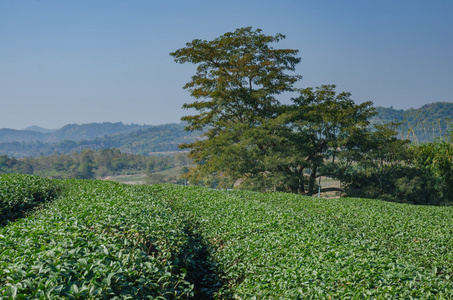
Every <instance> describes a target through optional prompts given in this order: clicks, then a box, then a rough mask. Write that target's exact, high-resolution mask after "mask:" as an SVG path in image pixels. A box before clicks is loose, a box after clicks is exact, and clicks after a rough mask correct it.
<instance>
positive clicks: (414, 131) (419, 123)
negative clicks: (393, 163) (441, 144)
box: [370, 102, 453, 143]
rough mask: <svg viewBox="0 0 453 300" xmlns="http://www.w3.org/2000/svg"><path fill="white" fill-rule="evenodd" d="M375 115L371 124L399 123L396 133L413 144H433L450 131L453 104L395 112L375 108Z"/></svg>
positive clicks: (426, 106)
mask: <svg viewBox="0 0 453 300" xmlns="http://www.w3.org/2000/svg"><path fill="white" fill-rule="evenodd" d="M376 111H377V115H376V116H374V117H372V118H371V119H370V122H371V124H382V123H389V122H401V123H402V124H401V126H400V128H398V133H399V135H401V136H402V137H404V138H407V139H410V140H411V141H412V142H414V143H425V142H433V141H434V140H435V139H436V138H441V137H444V136H446V135H448V133H449V132H450V131H451V125H452V119H453V103H448V102H436V103H431V104H426V105H424V106H422V107H420V108H417V109H413V108H411V109H408V110H395V109H393V107H391V108H385V107H376Z"/></svg>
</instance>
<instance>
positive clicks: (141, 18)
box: [0, 0, 453, 129]
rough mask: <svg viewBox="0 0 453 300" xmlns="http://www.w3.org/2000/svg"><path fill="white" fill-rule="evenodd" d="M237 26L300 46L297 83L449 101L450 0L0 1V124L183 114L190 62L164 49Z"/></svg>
mask: <svg viewBox="0 0 453 300" xmlns="http://www.w3.org/2000/svg"><path fill="white" fill-rule="evenodd" d="M244 26H253V27H254V28H261V29H262V30H263V33H265V34H269V35H274V34H276V33H282V34H285V35H286V39H285V40H284V41H282V42H280V43H279V44H276V45H275V47H278V48H292V49H298V50H299V51H300V57H301V58H302V62H301V63H300V64H299V65H298V67H297V72H296V73H297V74H299V75H302V76H303V79H302V80H301V81H300V82H299V83H298V84H297V87H301V88H302V87H308V86H319V85H321V84H336V85H337V90H338V91H349V92H351V93H352V98H353V99H354V100H355V101H356V102H358V103H360V102H363V101H367V100H371V101H373V102H374V104H375V105H376V106H386V107H390V106H393V107H394V108H397V109H407V108H410V107H413V108H418V107H420V106H422V105H424V104H427V103H431V102H437V101H448V102H453V95H452V88H453V1H452V0H341V1H340V0H312V1H308V0H307V1H305V0H276V1H271V0H228V1H220V0H219V1H215V0H190V1H189V0H165V1H163V0H159V1H157V0H121V1H119V0H96V1H92V0H64V1H63V0H0V128H5V127H6V128H15V129H22V128H25V127H28V126H31V125H38V126H41V127H45V128H52V129H55V128H60V127H61V126H63V125H65V124H68V123H78V124H83V123H89V122H120V121H121V122H124V123H127V124H129V123H136V124H154V125H157V124H163V123H174V122H179V119H180V117H181V116H183V115H187V114H190V112H189V111H186V110H183V109H182V108H181V107H182V105H183V103H187V102H191V101H193V100H192V99H191V98H190V96H189V93H188V92H187V91H185V90H183V89H182V86H183V85H184V83H185V82H187V81H188V80H189V79H190V76H191V75H192V74H193V73H194V70H195V67H194V66H191V65H180V64H177V63H175V62H174V61H173V59H172V57H171V56H170V55H169V53H170V52H172V51H175V50H177V49H179V48H182V47H184V45H185V43H186V42H189V41H191V40H193V39H195V38H200V39H206V40H210V39H213V38H215V37H217V36H219V35H221V34H223V33H225V32H229V31H234V30H235V29H236V28H239V27H244ZM285 101H287V99H286V100H285V99H283V102H285Z"/></svg>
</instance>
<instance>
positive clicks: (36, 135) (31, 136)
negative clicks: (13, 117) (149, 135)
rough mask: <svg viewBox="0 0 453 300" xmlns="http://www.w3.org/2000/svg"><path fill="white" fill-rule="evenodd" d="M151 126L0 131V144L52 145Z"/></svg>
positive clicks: (70, 126)
mask: <svg viewBox="0 0 453 300" xmlns="http://www.w3.org/2000/svg"><path fill="white" fill-rule="evenodd" d="M150 126H151V125H137V124H130V125H126V124H123V123H121V122H117V123H110V122H105V123H88V124H82V125H78V124H68V125H65V126H63V127H62V128H60V129H57V130H52V129H45V128H41V127H38V126H31V127H27V128H25V129H23V130H16V129H6V128H4V129H0V143H4V142H42V143H54V142H62V141H65V140H71V141H81V140H90V139H94V138H98V137H103V136H106V135H112V134H117V133H128V132H133V131H137V130H140V129H145V128H148V127H150Z"/></svg>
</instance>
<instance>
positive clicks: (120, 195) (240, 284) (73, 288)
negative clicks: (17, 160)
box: [0, 175, 453, 299]
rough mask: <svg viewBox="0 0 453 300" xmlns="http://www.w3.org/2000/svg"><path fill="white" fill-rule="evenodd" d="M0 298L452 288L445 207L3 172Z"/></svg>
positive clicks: (433, 291)
mask: <svg viewBox="0 0 453 300" xmlns="http://www.w3.org/2000/svg"><path fill="white" fill-rule="evenodd" d="M0 216H1V218H2V219H1V222H0V223H1V225H2V227H0V299H453V278H452V275H453V251H452V250H453V208H451V207H429V206H412V205H402V204H395V203H389V202H382V201H378V200H368V199H347V198H344V199H329V200H327V199H318V198H310V197H301V196H297V195H292V194H283V193H269V194H263V193H253V192H247V191H217V190H211V189H206V188H199V187H182V186H173V185H172V186H170V185H155V186H129V185H121V184H118V183H114V182H103V181H89V180H48V179H43V178H39V177H34V176H25V175H2V176H0Z"/></svg>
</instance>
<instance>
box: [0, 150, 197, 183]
mask: <svg viewBox="0 0 453 300" xmlns="http://www.w3.org/2000/svg"><path fill="white" fill-rule="evenodd" d="M189 164H190V159H189V158H187V153H178V154H175V155H166V156H142V155H132V154H127V153H121V151H120V150H118V149H102V150H99V151H94V150H91V149H85V150H83V151H81V152H80V153H77V152H74V153H72V154H71V155H67V154H59V155H51V156H40V157H28V158H21V159H15V158H9V157H8V156H6V155H1V156H0V174H2V173H22V174H24V173H25V174H27V173H30V174H35V175H39V176H45V177H50V178H56V179H69V178H80V179H94V178H104V177H106V176H115V175H130V174H144V173H147V174H148V175H151V174H153V173H155V172H159V171H163V170H167V169H170V168H174V167H182V166H187V165H189Z"/></svg>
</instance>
